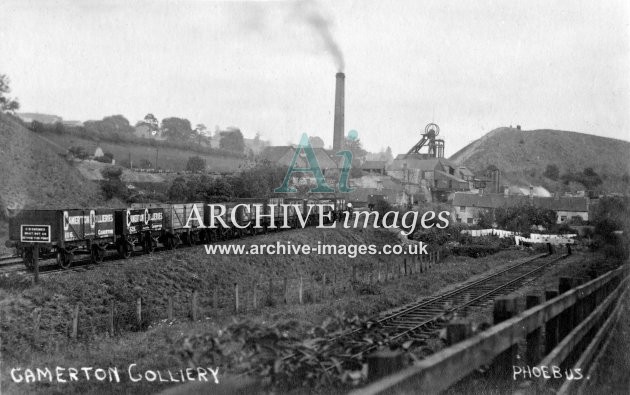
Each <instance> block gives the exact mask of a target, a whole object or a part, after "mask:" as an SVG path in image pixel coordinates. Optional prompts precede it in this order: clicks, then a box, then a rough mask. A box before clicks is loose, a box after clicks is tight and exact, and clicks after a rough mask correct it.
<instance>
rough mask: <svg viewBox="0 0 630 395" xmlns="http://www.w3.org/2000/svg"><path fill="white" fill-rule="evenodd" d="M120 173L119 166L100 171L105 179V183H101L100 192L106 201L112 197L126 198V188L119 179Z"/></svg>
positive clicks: (121, 170)
mask: <svg viewBox="0 0 630 395" xmlns="http://www.w3.org/2000/svg"><path fill="white" fill-rule="evenodd" d="M122 173H123V169H122V167H119V166H108V167H106V168H104V169H102V170H101V174H102V175H103V177H104V178H105V181H103V182H102V183H101V190H102V191H103V195H105V198H106V199H107V200H109V199H111V198H113V197H120V198H123V199H124V198H126V197H127V188H126V187H125V184H124V183H123V182H122V180H121V179H120V177H121V176H122Z"/></svg>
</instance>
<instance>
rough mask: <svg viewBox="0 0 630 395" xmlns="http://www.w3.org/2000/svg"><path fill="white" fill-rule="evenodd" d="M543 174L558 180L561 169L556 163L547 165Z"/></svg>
mask: <svg viewBox="0 0 630 395" xmlns="http://www.w3.org/2000/svg"><path fill="white" fill-rule="evenodd" d="M543 176H545V177H547V178H549V179H552V180H554V181H556V180H558V178H560V169H558V166H556V165H554V164H551V165H547V168H546V169H545V172H544V173H543Z"/></svg>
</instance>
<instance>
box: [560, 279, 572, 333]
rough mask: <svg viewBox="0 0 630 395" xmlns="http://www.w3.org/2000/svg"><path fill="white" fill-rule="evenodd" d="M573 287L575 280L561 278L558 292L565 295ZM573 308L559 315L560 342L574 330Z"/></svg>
mask: <svg viewBox="0 0 630 395" xmlns="http://www.w3.org/2000/svg"><path fill="white" fill-rule="evenodd" d="M572 287H573V279H572V278H570V277H560V280H559V282H558V292H559V293H560V294H563V293H565V292H568V291H569V290H570V289H571V288H572ZM572 313H573V307H570V308H568V309H566V310H565V311H563V312H562V313H560V315H559V317H560V318H559V320H558V321H559V325H560V326H559V329H558V340H559V341H562V339H564V338H565V336H566V335H568V334H569V332H571V329H572V328H573V314H572Z"/></svg>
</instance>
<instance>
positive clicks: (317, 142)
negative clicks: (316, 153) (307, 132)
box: [308, 136, 324, 148]
mask: <svg viewBox="0 0 630 395" xmlns="http://www.w3.org/2000/svg"><path fill="white" fill-rule="evenodd" d="M308 141H309V143H310V144H311V147H313V148H324V140H323V139H322V138H321V137H319V136H311V137H309V138H308Z"/></svg>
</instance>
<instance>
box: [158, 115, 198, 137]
mask: <svg viewBox="0 0 630 395" xmlns="http://www.w3.org/2000/svg"><path fill="white" fill-rule="evenodd" d="M162 135H163V136H165V137H166V138H167V139H168V140H171V141H186V140H189V139H190V138H191V137H192V136H194V133H193V130H192V128H191V126H190V121H189V120H187V119H183V118H176V117H171V118H164V119H163V120H162Z"/></svg>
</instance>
